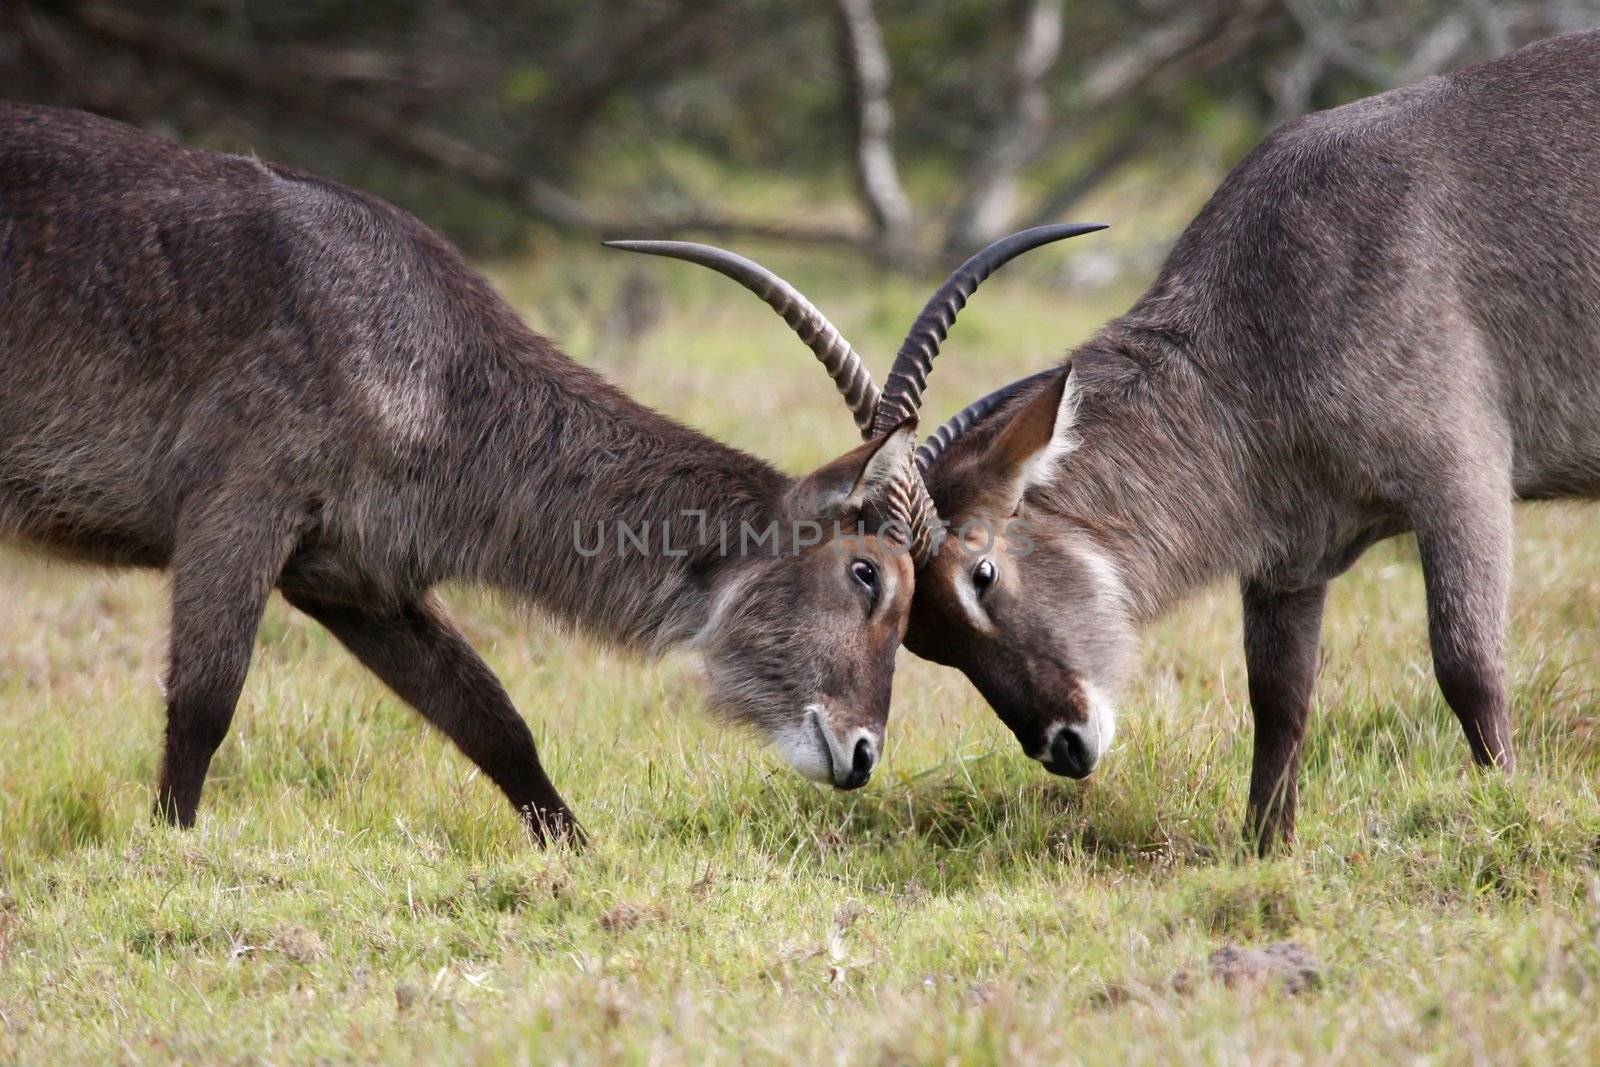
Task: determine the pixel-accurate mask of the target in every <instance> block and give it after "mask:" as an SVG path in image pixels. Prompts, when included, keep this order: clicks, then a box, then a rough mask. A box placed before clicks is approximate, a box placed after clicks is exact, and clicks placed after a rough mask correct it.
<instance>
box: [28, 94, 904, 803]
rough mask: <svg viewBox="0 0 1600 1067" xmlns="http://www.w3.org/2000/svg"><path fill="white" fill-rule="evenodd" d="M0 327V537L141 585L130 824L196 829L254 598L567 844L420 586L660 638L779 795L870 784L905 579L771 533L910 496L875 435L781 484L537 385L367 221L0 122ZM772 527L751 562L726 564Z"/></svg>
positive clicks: (457, 262)
mask: <svg viewBox="0 0 1600 1067" xmlns="http://www.w3.org/2000/svg"><path fill="white" fill-rule="evenodd" d="M0 294H3V296H0V300H3V303H0V373H3V375H4V379H3V380H4V386H3V389H0V533H4V534H5V535H7V536H10V537H13V538H17V539H21V540H23V541H25V542H29V543H32V544H34V545H37V546H41V547H43V548H45V549H47V550H49V551H51V552H55V553H60V554H63V555H68V556H71V557H74V558H77V559H82V560H88V561H94V562H98V563H108V564H131V565H138V566H150V567H170V568H171V571H172V646H171V663H170V669H169V674H168V679H167V705H168V726H167V738H166V759H165V762H164V766H163V769H162V772H161V781H160V785H159V789H158V794H157V800H156V805H157V808H158V810H159V812H160V813H161V814H162V815H163V816H164V817H166V818H169V819H172V820H175V821H177V822H178V823H181V824H184V825H187V824H189V823H191V822H192V821H193V819H194V817H195V810H196V806H197V804H198V801H199V797H200V790H201V784H202V781H203V779H204V776H205V773H206V768H207V766H208V764H209V763H210V760H211V757H212V754H213V753H214V751H215V750H216V748H217V746H218V744H219V743H220V742H221V741H222V739H223V736H224V735H225V733H226V732H227V729H228V725H229V721H230V719H231V718H232V715H233V711H234V705H235V702H236V701H237V698H238V695H239V692H240V688H241V686H242V684H243V681H244V677H245V671H246V668H247V666H248V664H249V660H250V651H251V645H252V642H253V638H254V634H255V630H256V625H257V622H258V620H259V618H260V615H261V612H262V609H263V606H264V604H265V602H266V599H267V597H268V594H269V593H270V591H271V590H272V589H273V588H274V587H276V588H279V589H281V590H282V591H283V594H284V596H285V597H286V598H287V599H288V600H289V601H290V602H291V603H293V604H294V605H296V606H297V607H299V608H300V609H302V610H304V611H305V612H307V613H308V614H310V615H311V616H312V617H314V618H316V619H318V620H319V621H320V622H322V623H323V624H324V625H325V626H327V627H328V628H329V629H330V630H331V631H332V632H333V633H334V634H335V635H336V636H337V637H338V638H339V640H340V641H342V642H343V643H344V644H345V645H347V646H348V647H349V649H350V650H351V651H352V652H353V653H354V654H355V655H356V656H357V657H359V658H360V660H361V661H362V662H363V663H365V664H366V665H367V666H368V667H369V668H371V669H372V671H373V672H374V673H375V674H377V675H378V676H379V677H380V678H381V679H383V680H384V681H385V682H386V683H388V684H389V685H390V686H391V687H392V688H393V689H394V690H395V691H396V692H397V693H398V694H399V695H400V696H402V697H403V698H404V699H406V700H407V701H409V702H410V703H411V704H412V705H413V706H415V707H416V708H417V710H418V711H420V712H421V713H422V714H423V715H424V716H426V717H427V718H428V720H429V721H430V722H432V723H433V724H434V725H435V726H437V727H438V728H439V729H441V730H442V731H443V732H444V733H445V734H447V735H448V736H449V737H450V738H451V739H452V740H453V741H454V742H455V743H456V744H457V745H459V746H460V747H461V749H462V750H463V751H464V752H465V753H466V754H467V755H468V756H469V757H470V758H471V759H472V760H473V761H474V762H476V763H477V764H478V765H479V766H480V767H481V768H483V770H484V772H485V773H486V774H487V775H488V776H489V777H490V778H491V779H493V780H494V782H495V783H496V784H498V785H499V786H500V788H501V789H502V790H504V791H505V793H506V795H507V796H508V797H509V798H510V800H511V802H512V803H513V804H515V805H516V806H517V808H518V809H519V810H521V811H522V812H523V813H524V814H525V816H526V817H527V818H528V820H529V825H530V827H531V828H532V829H533V830H534V831H535V832H536V833H538V834H540V835H543V834H545V833H548V832H555V833H571V832H576V824H575V823H574V822H573V820H572V817H571V813H570V812H569V810H568V808H567V806H566V804H565V803H563V801H562V800H561V798H560V797H559V796H558V795H557V793H556V791H555V789H554V787H553V786H552V785H551V784H550V782H549V779H548V778H547V777H546V776H545V773H544V771H543V770H542V768H541V767H540V765H539V760H538V757H537V755H536V753H535V751H534V743H533V738H532V736H531V734H530V732H529V730H528V728H527V726H526V725H525V724H524V722H523V720H522V719H521V718H520V717H519V716H518V715H517V713H516V711H515V710H514V709H513V708H512V706H511V703H510V701H509V700H508V699H507V697H506V694H505V691H504V690H503V689H502V688H501V686H500V684H499V682H498V681H497V680H496V679H495V677H494V675H493V674H492V673H491V672H490V670H489V668H488V667H487V666H486V665H485V664H484V663H483V662H482V660H480V659H479V658H478V657H477V655H476V654H475V653H474V652H473V651H472V650H471V649H470V648H469V647H468V645H467V643H466V642H465V641H464V640H463V639H462V637H461V635H460V633H459V632H458V631H457V630H456V628H455V627H454V626H453V625H452V624H451V623H450V622H449V620H448V619H447V618H446V617H445V615H444V613H443V612H442V610H441V609H440V607H439V605H438V604H437V602H436V601H435V600H434V599H433V598H432V596H431V594H430V592H429V591H430V590H431V589H432V588H433V587H434V586H435V585H436V584H438V583H439V582H441V581H444V580H446V579H462V580H466V581H472V582H483V583H489V584H491V585H495V586H498V587H501V588H503V589H507V590H509V591H511V592H513V593H516V594H519V595H521V596H523V597H525V598H527V599H528V600H531V601H532V602H533V603H535V604H537V605H539V606H540V607H542V608H544V609H547V610H548V611H549V612H551V613H552V614H554V615H555V616H557V617H560V618H562V619H566V620H570V621H572V622H575V623H577V624H579V625H581V626H582V627H583V628H584V629H586V630H588V631H589V632H591V633H595V634H598V635H600V636H602V637H605V638H608V639H611V640H614V641H616V642H619V643H621V644H624V645H627V646H630V647H634V648H639V649H643V650H646V651H655V650H658V649H661V648H664V647H666V646H668V645H671V644H674V643H678V642H684V641H692V642H693V643H694V645H695V646H696V647H698V648H699V649H700V650H701V651H702V652H703V653H704V654H705V656H706V659H707V661H708V663H709V667H710V675H711V683H712V689H713V699H714V702H715V703H717V704H718V705H721V706H723V707H725V708H727V709H728V710H729V711H730V712H731V713H732V714H733V715H734V716H735V717H737V718H739V719H742V720H744V721H748V722H752V723H754V724H756V725H758V726H759V727H761V728H762V729H763V730H765V731H766V732H767V733H768V734H769V735H771V736H773V737H775V738H776V739H777V740H779V742H780V743H781V744H782V745H783V747H784V749H785V754H786V755H787V756H788V757H789V759H790V761H791V763H794V764H795V766H796V767H797V768H798V769H800V770H802V771H803V772H804V773H807V774H809V775H811V776H813V777H820V778H826V779H828V780H831V781H832V782H833V783H834V784H836V785H838V786H840V787H844V788H848V787H853V786H855V785H859V784H860V783H861V782H863V781H865V779H866V776H867V774H869V773H870V771H871V769H872V765H873V763H874V762H875V761H876V758H877V754H878V752H879V751H881V745H882V731H883V725H884V721H885V718H886V716H887V713H888V701H889V685H890V677H891V671H892V668H893V657H894V650H895V648H896V646H897V644H898V641H899V639H900V636H901V633H902V631H903V628H904V621H905V616H906V612H907V609H908V605H909V601H910V594H911V567H910V563H909V562H908V561H907V560H906V559H905V557H904V555H903V554H902V553H899V552H897V551H895V550H894V549H893V546H888V545H885V544H882V543H881V542H879V541H878V540H877V539H875V538H866V539H855V538H850V539H847V540H835V539H834V538H827V539H825V540H823V541H822V543H819V544H812V545H806V544H803V543H801V542H803V541H806V540H810V539H811V538H809V537H807V536H805V535H801V536H799V537H798V538H797V537H796V536H795V535H794V527H793V523H794V522H795V521H797V520H807V521H809V520H819V521H825V522H826V523H828V524H829V528H830V530H831V528H832V527H831V524H832V523H833V522H834V521H835V520H839V521H842V522H843V523H844V524H845V525H846V526H848V525H849V523H850V522H851V521H852V520H853V518H854V517H855V516H856V515H858V514H859V513H860V511H861V509H862V508H863V507H864V506H866V504H867V503H869V502H870V501H871V500H872V499H874V498H875V497H876V496H878V495H879V494H882V493H884V492H885V491H887V489H888V488H889V487H891V486H893V485H894V484H895V482H896V481H897V480H899V479H902V478H904V477H906V476H908V472H909V470H910V466H909V445H910V431H909V428H902V429H901V430H900V431H897V432H895V433H892V434H890V435H888V436H886V437H884V438H880V439H879V440H877V441H875V442H872V443H869V444H867V445H864V446H861V447H859V448H857V449H855V450H854V451H852V452H850V453H848V454H847V455H846V456H845V457H843V458H842V459H840V460H839V461H837V462H835V463H833V464H830V465H828V466H827V467H824V468H823V469H822V470H820V471H818V472H816V473H815V474H813V475H812V476H811V477H809V478H807V479H805V480H803V481H800V482H798V483H797V482H795V481H793V480H791V479H789V478H787V477H785V476H783V475H782V474H780V473H778V472H777V471H775V470H773V469H772V468H771V467H769V466H767V465H766V464H764V463H762V462H761V461H759V460H757V459H755V458H753V457H751V456H748V455H745V454H743V453H741V452H738V451H736V450H734V449H731V448H728V447H725V446H723V445H721V444H718V443H716V442H715V441H711V440H709V439H707V438H705V437H704V436H702V435H700V434H698V433H695V432H694V431H692V430H689V429H687V428H685V427H683V426H680V425H678V424H676V423H674V422H672V421H670V420H668V419H666V418H664V417H662V416H661V415H658V414H656V413H655V412H653V411H650V410H648V409H646V408H644V407H642V406H640V405H638V404H636V403H634V402H632V401H630V400H629V399H628V398H627V397H625V396H624V395H623V394H622V393H620V392H619V391H618V390H616V389H615V388H613V387H612V386H611V385H609V384H608V383H606V382H605V381H604V380H602V379H601V378H600V377H599V376H598V375H596V374H594V373H593V372H591V371H589V370H586V369H585V368H583V367H581V366H578V365H577V364H575V363H573V362H571V361H570V360H568V359H566V358H565V357H563V356H562V355H561V354H560V353H559V352H557V351H556V349H555V348H554V347H553V346H552V345H551V344H550V343H549V342H547V341H546V340H544V339H543V338H541V337H539V336H537V335H536V334H534V333H532V332H531V331H530V330H528V329H527V328H526V327H525V326H524V325H523V324H522V322H521V321H519V320H518V318H517V317H516V315H515V314H514V313H513V312H512V311H511V309H510V308H509V307H508V306H507V305H506V304H505V303H504V301H502V300H501V299H500V298H499V297H498V296H497V295H496V294H495V293H494V292H493V290H492V289H491V288H490V287H489V286H488V285H487V284H486V283H485V282H484V281H483V280H482V279H481V278H480V277H479V276H478V275H477V274H476V273H474V272H473V271H472V270H471V269H470V268H469V267H468V266H467V265H466V264H465V263H464V262H463V261H462V259H461V257H460V256H459V255H458V254H457V252H456V251H455V250H454V249H453V248H451V247H450V246H449V245H448V244H446V243H445V242H444V241H442V240H441V239H439V238H438V237H437V236H435V235H434V234H432V233H431V232H429V231H428V230H427V229H426V228H424V227H423V226H422V225H421V224H420V223H418V222H417V221H416V220H415V219H413V218H411V217H410V216H408V215H406V214H404V213H402V212H400V211H398V210H396V209H395V208H393V207H390V206H389V205H387V204H384V203H382V202H380V201H378V200H375V199H373V198H371V197H368V196H364V195H362V194H360V193H357V192H354V191H352V190H349V189H346V188H343V187H341V186H339V185H336V184H334V183H331V182H328V181H324V180H322V179H320V178H317V177H315V176H313V175H310V174H305V173H301V172H297V171H292V170H288V169H286V168H282V167H278V166H274V165H272V164H270V163H263V162H260V161H258V160H254V159H244V158H237V157H231V156H224V155H218V154H215V153H211V152H203V151H196V150H191V149H186V148H181V147H178V146H176V145H173V144H170V143H167V142H165V141H161V140H157V139H155V138H152V137H149V136H146V135H145V134H143V133H140V132H138V131H137V130H134V129H131V128H129V127H126V126H122V125H119V124H117V123H113V122H109V121H106V120H103V119H99V118H95V117H93V116H90V115H85V114H81V113H76V112H70V111H59V110H51V109H45V108H36V107H26V106H18V105H8V104H0ZM618 520H623V521H626V522H627V523H628V524H629V526H630V528H631V529H632V530H634V531H635V532H636V533H637V531H639V530H640V529H641V528H643V527H646V526H647V528H648V531H649V532H648V533H647V534H646V535H645V536H646V541H647V543H646V546H645V547H644V548H643V549H639V548H636V547H635V546H634V543H633V542H623V541H622V540H621V539H620V538H619V537H617V534H616V530H615V524H616V522H617V521H618ZM772 523H778V524H779V525H780V526H781V528H782V530H783V531H784V533H783V539H782V541H783V543H782V546H781V548H782V550H781V551H779V552H778V553H776V557H775V558H774V554H773V553H772V552H771V551H770V550H769V549H766V548H761V549H759V550H757V551H754V552H748V553H741V552H740V551H738V549H737V546H736V545H735V547H733V548H730V549H729V550H726V551H725V550H724V548H723V542H722V538H721V537H719V531H721V530H731V531H732V533H733V534H734V535H737V534H738V533H739V532H740V531H741V530H742V529H743V528H744V526H745V525H746V524H748V526H749V527H751V528H753V529H756V530H765V529H766V528H767V527H768V526H769V524H772ZM599 531H606V533H605V540H604V542H603V545H604V547H603V548H602V549H601V550H600V551H598V552H597V553H596V554H593V555H590V554H586V553H580V552H579V551H577V549H578V548H579V547H593V544H594V541H595V538H596V534H597V532H599ZM663 531H665V532H666V534H668V535H670V536H669V537H668V539H667V541H665V542H663V540H662V538H663ZM702 531H708V532H709V536H702ZM619 542H621V543H619Z"/></svg>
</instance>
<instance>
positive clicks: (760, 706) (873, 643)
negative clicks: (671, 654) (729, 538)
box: [698, 427, 913, 789]
mask: <svg viewBox="0 0 1600 1067" xmlns="http://www.w3.org/2000/svg"><path fill="white" fill-rule="evenodd" d="M912 444H913V436H912V432H911V430H910V429H909V427H908V428H905V429H902V430H900V431H897V432H896V433H894V434H890V435H889V436H887V437H884V438H879V439H878V440H876V441H873V442H870V443H869V444H867V445H863V446H862V447H860V448H858V449H856V450H855V451H853V452H851V453H848V454H847V455H845V456H844V457H842V458H841V459H839V460H837V461H835V462H834V463H830V464H828V465H827V466H825V467H823V468H822V469H821V470H819V471H817V472H816V473H814V474H812V475H811V476H809V477H808V478H805V479H803V480H802V481H800V482H799V483H798V484H796V485H795V487H794V488H793V489H791V490H790V492H789V494H788V495H787V497H786V499H785V502H784V508H783V511H784V514H783V516H782V517H781V526H782V529H783V531H784V537H785V542H786V543H784V544H783V545H782V546H781V550H780V551H779V552H778V553H777V554H776V556H775V557H772V556H766V555H763V556H755V557H751V558H748V559H745V560H743V561H741V563H740V564H739V565H738V566H737V567H736V568H735V569H734V573H733V574H732V575H731V576H730V577H729V579H728V580H727V581H726V582H725V583H724V584H723V585H722V587H721V588H720V589H718V590H716V591H715V593H714V602H713V608H712V613H711V622H710V623H709V624H708V626H707V628H706V630H705V631H704V632H703V633H702V636H701V638H700V640H699V641H698V645H699V647H700V649H701V651H702V654H703V656H704V658H705V661H706V665H707V670H708V674H709V677H710V682H711V698H712V702H713V704H714V706H716V707H719V708H721V709H722V710H723V711H724V712H725V713H726V714H728V715H729V716H730V717H731V718H734V719H736V720H739V721H743V722H748V723H750V724H752V725H754V726H756V727H757V728H758V729H759V730H761V731H762V732H763V733H765V735H766V736H767V738H768V739H769V740H771V741H772V742H773V743H774V744H775V745H776V746H777V748H778V751H779V752H780V753H781V754H782V756H783V758H784V759H785V760H786V761H787V762H788V764H789V765H790V766H791V767H793V768H794V769H795V770H796V771H798V772H799V773H800V774H802V775H804V776H805V777H807V778H809V779H811V780H813V781H817V782H826V783H828V784H831V785H833V786H834V787H835V788H838V789H855V788H857V787H859V786H862V785H864V784H866V782H867V779H868V778H869V777H870V776H871V774H872V771H873V768H874V767H876V766H877V763H878V760H879V759H880V758H881V757H882V755H883V744H884V728H885V725H886V724H887V722H888V718H889V691H890V685H891V682H892V680H893V677H894V657H895V650H896V649H897V648H898V647H899V645H900V640H901V638H902V637H903V636H904V635H905V628H906V622H907V619H908V617H909V615H910V611H911V597H912V588H913V566H912V562H911V557H910V556H909V554H908V552H907V550H906V548H905V546H904V545H901V544H898V543H896V542H892V541H888V540H885V539H883V538H881V537H879V536H876V535H871V534H866V535H863V534H860V533H858V532H857V530H856V523H857V521H858V520H859V519H860V517H861V514H862V512H863V509H864V508H869V507H870V506H871V503H872V501H873V500H874V498H875V497H876V496H877V495H878V494H879V493H880V492H883V491H884V490H885V489H886V488H887V487H888V486H889V484H890V483H891V482H893V481H894V480H895V479H903V478H905V477H907V476H909V472H910V470H911V467H910V453H911V447H912ZM836 524H837V530H838V533H837V534H836V533H835V527H836ZM796 532H798V536H794V534H795V533H796Z"/></svg>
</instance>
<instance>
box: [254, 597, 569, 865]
mask: <svg viewBox="0 0 1600 1067" xmlns="http://www.w3.org/2000/svg"><path fill="white" fill-rule="evenodd" d="M283 592H284V596H285V598H287V599H288V601H289V602H290V603H291V604H293V605H294V606H295V607H297V608H299V609H300V610H301V611H304V612H305V613H306V614H308V615H310V616H311V617H312V618H314V619H316V620H317V621H318V622H320V623H322V625H323V626H325V627H327V628H328V630H329V632H331V633H332V634H333V636H334V637H336V638H338V639H339V642H340V643H341V644H343V645H344V646H345V647H346V648H348V649H349V650H350V651H351V652H352V653H354V655H355V657H356V658H357V659H358V660H360V661H361V662H362V664H363V665H365V666H366V668H367V669H368V670H370V671H372V673H373V674H376V675H377V676H378V677H379V678H380V679H382V681H383V682H384V684H385V685H387V686H388V687H389V688H390V689H392V690H394V692H395V693H396V694H397V695H398V696H399V697H400V698H401V699H402V700H404V701H405V702H406V703H408V704H410V705H411V706H412V707H413V708H415V709H416V710H417V711H419V712H421V714H422V717H423V718H425V719H427V720H428V721H429V722H431V723H432V724H433V725H434V726H436V727H438V728H439V730H440V731H441V732H443V733H444V735H445V736H446V737H448V738H450V740H452V741H454V742H455V743H456V746H457V747H458V748H460V749H461V751H462V752H464V753H465V754H466V756H467V758H468V759H470V760H472V762H473V763H475V764H477V765H478V767H479V768H481V769H482V770H483V772H484V773H485V774H486V775H488V776H489V779H490V781H492V782H494V784H495V785H497V786H499V787H500V790H501V792H503V793H505V795H506V797H507V799H509V800H510V801H511V804H512V806H513V807H515V808H516V809H517V811H518V813H520V814H521V816H522V818H523V820H524V821H525V822H526V823H527V826H528V830H529V832H531V833H532V834H533V836H534V839H535V840H537V841H539V842H541V843H543V842H545V841H547V840H549V839H551V838H555V839H558V840H568V841H573V842H575V843H581V841H582V840H583V829H582V827H580V826H579V825H578V821H577V819H575V818H574V817H573V815H572V811H571V809H569V808H568V807H567V805H566V802H565V801H563V800H562V799H561V797H560V795H559V794H558V793H557V792H556V789H555V786H553V785H552V784H551V783H550V779H549V778H548V777H547V776H546V775H545V773H544V767H543V766H541V765H540V763H539V754H538V752H537V751H536V750H535V748H534V744H533V734H532V733H531V732H530V731H529V730H528V724H527V723H526V722H524V721H523V720H522V716H520V715H518V714H517V709H516V708H515V707H513V706H512V703H511V698H510V697H509V696H507V695H506V691H505V689H504V687H502V686H501V685H500V680H499V679H498V678H496V677H495V676H494V672H493V671H491V670H490V669H489V665H488V664H486V663H484V662H483V660H482V659H481V658H480V657H479V656H478V654H477V653H476V652H474V651H473V650H472V646H471V645H469V644H468V643H467V639H466V638H465V637H464V636H462V634H461V632H460V631H459V630H457V629H456V627H455V625H454V624H453V623H451V622H450V620H449V619H448V618H447V617H446V616H445V614H444V612H443V611H442V610H441V609H440V607H439V605H438V603H437V602H436V601H435V600H434V599H433V598H432V597H427V598H424V599H423V600H421V601H419V602H418V603H416V604H412V605H408V606H406V607H404V608H401V609H399V610H397V611H386V612H378V611H369V610H364V609H361V608H356V607H351V606H348V605H343V604H333V603H330V602H327V601H324V600H321V599H319V598H318V597H317V596H316V595H315V594H313V593H309V592H307V591H306V590H304V589H301V588H298V587H296V588H286V589H284V591H283Z"/></svg>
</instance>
